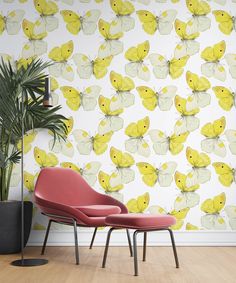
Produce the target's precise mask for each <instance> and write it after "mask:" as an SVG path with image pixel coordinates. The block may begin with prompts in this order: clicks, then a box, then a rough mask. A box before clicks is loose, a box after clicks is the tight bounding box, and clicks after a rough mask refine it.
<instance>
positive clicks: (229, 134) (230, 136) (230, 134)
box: [225, 130, 236, 155]
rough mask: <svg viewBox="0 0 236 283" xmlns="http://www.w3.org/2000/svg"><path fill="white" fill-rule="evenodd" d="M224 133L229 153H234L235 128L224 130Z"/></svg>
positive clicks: (235, 153)
mask: <svg viewBox="0 0 236 283" xmlns="http://www.w3.org/2000/svg"><path fill="white" fill-rule="evenodd" d="M225 135H226V138H227V141H228V142H229V149H230V151H231V153H232V154H234V155H236V130H226V131H225Z"/></svg>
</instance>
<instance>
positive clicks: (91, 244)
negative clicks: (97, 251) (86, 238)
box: [89, 227, 98, 250]
mask: <svg viewBox="0 0 236 283" xmlns="http://www.w3.org/2000/svg"><path fill="white" fill-rule="evenodd" d="M97 229H98V227H96V228H95V229H94V232H93V237H92V240H91V243H90V246H89V248H90V250H91V249H92V247H93V242H94V239H95V236H96V233H97Z"/></svg>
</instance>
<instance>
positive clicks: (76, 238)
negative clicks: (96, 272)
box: [73, 220, 79, 265]
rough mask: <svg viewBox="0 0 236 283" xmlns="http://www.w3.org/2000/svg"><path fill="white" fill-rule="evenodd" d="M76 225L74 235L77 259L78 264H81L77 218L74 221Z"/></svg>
mask: <svg viewBox="0 0 236 283" xmlns="http://www.w3.org/2000/svg"><path fill="white" fill-rule="evenodd" d="M73 224H74V225H73V226H74V237H75V259H76V264H77V265H78V264H79V247H78V236H77V223H76V220H74V221H73Z"/></svg>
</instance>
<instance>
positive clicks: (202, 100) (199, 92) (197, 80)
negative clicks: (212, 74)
mask: <svg viewBox="0 0 236 283" xmlns="http://www.w3.org/2000/svg"><path fill="white" fill-rule="evenodd" d="M186 81H187V84H188V86H189V87H190V88H191V90H192V94H191V95H190V96H189V97H188V99H187V104H186V109H187V110H192V109H194V108H197V107H206V106H207V105H209V104H210V103H211V96H210V94H209V93H207V91H208V89H209V88H210V87H211V84H210V82H209V81H208V79H206V78H205V77H199V76H198V75H197V74H194V73H192V72H190V71H187V72H186Z"/></svg>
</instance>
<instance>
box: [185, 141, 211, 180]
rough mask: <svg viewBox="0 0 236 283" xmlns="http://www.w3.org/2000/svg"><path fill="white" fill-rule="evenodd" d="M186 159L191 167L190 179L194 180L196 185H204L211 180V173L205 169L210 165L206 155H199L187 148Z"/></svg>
mask: <svg viewBox="0 0 236 283" xmlns="http://www.w3.org/2000/svg"><path fill="white" fill-rule="evenodd" d="M186 158H187V160H188V162H189V164H190V165H191V166H192V175H193V176H192V178H193V179H195V180H196V183H199V184H204V183H206V182H208V181H209V180H210V178H211V171H210V170H209V169H207V166H209V165H210V164H211V159H210V157H209V156H208V155H207V154H206V153H203V152H201V153H199V152H198V151H197V150H194V149H192V148H191V147H189V146H188V147H187V149H186Z"/></svg>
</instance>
